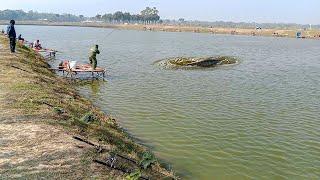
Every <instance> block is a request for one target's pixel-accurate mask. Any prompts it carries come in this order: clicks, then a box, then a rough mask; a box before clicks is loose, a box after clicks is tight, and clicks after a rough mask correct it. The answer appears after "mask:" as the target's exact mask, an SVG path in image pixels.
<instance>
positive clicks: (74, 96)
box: [0, 35, 177, 179]
mask: <svg viewBox="0 0 320 180" xmlns="http://www.w3.org/2000/svg"><path fill="white" fill-rule="evenodd" d="M0 44H1V45H2V46H0V49H1V50H7V51H8V53H7V54H8V57H9V56H10V60H8V64H6V66H8V68H14V69H16V70H18V71H21V72H22V74H25V75H23V76H24V78H26V77H27V79H26V81H25V82H19V81H12V82H10V85H9V84H8V86H7V87H6V89H7V91H8V92H10V93H9V94H8V95H7V103H8V104H9V107H8V108H16V109H19V111H21V112H22V116H28V117H32V116H34V117H36V116H39V115H41V117H43V118H44V119H46V120H45V121H43V122H41V123H45V124H47V125H50V126H53V127H57V128H61V127H63V129H65V131H67V132H68V134H70V135H71V136H73V137H80V138H81V139H82V140H84V141H87V144H90V143H92V144H93V145H94V146H95V147H94V149H95V150H97V151H95V152H86V153H84V154H85V155H87V156H88V157H90V160H92V161H91V162H88V159H86V161H85V162H84V163H86V164H85V165H90V166H92V165H93V164H94V165H97V163H96V162H97V161H95V162H94V161H93V160H99V159H106V158H108V157H111V156H114V155H116V157H117V156H119V157H125V158H124V159H123V158H122V160H118V161H117V162H119V167H118V169H117V168H110V167H105V168H106V169H108V172H110V173H109V175H110V176H107V177H108V178H110V177H111V178H112V177H115V178H117V179H118V178H119V177H120V178H121V177H123V178H125V177H126V176H128V175H129V174H130V173H125V172H124V171H126V170H129V171H130V172H131V173H132V172H140V173H141V175H142V176H141V177H148V178H152V179H162V178H169V179H177V177H176V176H175V175H174V173H173V171H169V170H166V169H165V168H163V166H162V165H160V163H159V161H156V162H154V163H153V164H152V165H151V166H150V167H149V168H147V169H143V168H141V166H140V163H139V162H141V161H144V160H145V159H144V155H145V154H151V155H152V153H151V152H150V151H149V150H148V149H147V148H146V147H143V146H142V145H139V144H138V143H137V142H134V141H133V140H132V138H131V137H130V135H129V134H128V133H127V132H126V131H125V130H124V129H123V128H122V127H120V126H119V124H118V123H117V122H116V120H115V119H114V118H112V116H110V115H106V114H105V113H104V112H102V111H101V110H100V108H98V107H96V106H94V105H93V103H92V102H90V101H89V100H88V99H86V98H84V97H83V96H81V95H80V94H79V92H78V91H77V90H76V89H75V85H76V83H77V82H73V81H70V80H67V79H64V78H62V77H59V76H58V75H56V74H55V73H54V72H52V71H51V70H49V68H50V65H49V64H48V63H47V62H46V61H45V59H44V58H43V57H42V56H41V55H40V54H38V53H35V52H34V51H33V50H31V49H29V48H27V47H25V46H22V45H17V52H18V53H16V54H9V49H8V48H5V49H4V47H6V46H8V39H7V38H6V37H5V36H2V35H1V36H0ZM11 57H12V58H11ZM2 71H4V72H5V71H9V70H7V67H5V68H4V69H2ZM7 74H10V73H7ZM22 74H15V76H19V75H22ZM29 75H30V77H29ZM6 78H8V77H6ZM14 78H15V77H14ZM88 83H90V82H88ZM13 116H14V115H13ZM88 153H89V154H88ZM126 159H127V160H126ZM151 160H152V161H153V160H154V159H151ZM39 163H40V164H41V163H42V162H39ZM100 166H103V164H102V165H101V163H100ZM106 169H104V171H105V170H106ZM83 171H87V169H83Z"/></svg>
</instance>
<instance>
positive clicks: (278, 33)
mask: <svg viewBox="0 0 320 180" xmlns="http://www.w3.org/2000/svg"><path fill="white" fill-rule="evenodd" d="M7 23H8V22H7V21H0V24H7ZM17 24H20V25H42V26H80V27H99V28H117V29H128V30H129V29H132V30H141V31H164V32H195V33H210V34H232V35H248V36H266V37H290V38H296V33H297V32H302V36H303V37H304V38H307V39H320V30H318V29H314V30H301V29H261V30H256V29H241V28H221V27H202V26H185V25H181V26H180V25H165V24H156V25H143V24H108V23H97V22H86V23H81V22H47V21H20V22H17Z"/></svg>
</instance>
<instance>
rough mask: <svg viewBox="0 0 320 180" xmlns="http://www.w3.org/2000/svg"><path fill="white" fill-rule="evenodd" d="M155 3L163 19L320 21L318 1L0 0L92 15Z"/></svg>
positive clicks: (1, 5)
mask: <svg viewBox="0 0 320 180" xmlns="http://www.w3.org/2000/svg"><path fill="white" fill-rule="evenodd" d="M146 6H152V7H153V6H156V7H158V9H159V10H160V15H161V17H162V18H164V19H165V18H170V19H172V18H176V19H178V18H180V17H183V18H185V19H188V20H196V19H197V20H205V21H219V20H223V21H235V22H240V21H244V22H293V23H303V24H310V23H311V24H320V0H0V9H1V10H3V9H22V10H26V11H28V10H36V11H39V12H53V13H72V14H77V15H80V14H83V15H86V16H94V15H96V14H97V13H99V14H104V13H106V12H114V11H117V10H122V11H128V12H132V13H137V12H140V11H141V10H142V9H143V8H144V7H146Z"/></svg>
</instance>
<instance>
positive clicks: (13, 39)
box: [1, 20, 100, 70]
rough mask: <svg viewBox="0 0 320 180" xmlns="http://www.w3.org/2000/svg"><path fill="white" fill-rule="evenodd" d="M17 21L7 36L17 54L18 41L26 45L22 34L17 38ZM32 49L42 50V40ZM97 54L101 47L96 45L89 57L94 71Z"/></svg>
mask: <svg viewBox="0 0 320 180" xmlns="http://www.w3.org/2000/svg"><path fill="white" fill-rule="evenodd" d="M15 23H16V22H15V20H10V24H9V25H8V27H7V32H6V35H7V36H8V38H9V45H10V51H11V53H15V52H16V50H15V49H16V40H18V41H20V42H22V43H24V41H25V40H24V38H22V35H21V34H20V35H19V36H18V38H17V34H16V30H15V27H14V26H15ZM1 33H2V34H5V32H4V30H2V31H1ZM30 47H31V48H33V49H35V50H41V49H42V46H41V43H40V40H36V41H35V42H33V43H31V44H30ZM97 54H100V51H99V46H98V45H95V46H94V47H93V48H91V49H90V55H89V62H90V65H91V67H92V69H93V70H95V69H96V67H97Z"/></svg>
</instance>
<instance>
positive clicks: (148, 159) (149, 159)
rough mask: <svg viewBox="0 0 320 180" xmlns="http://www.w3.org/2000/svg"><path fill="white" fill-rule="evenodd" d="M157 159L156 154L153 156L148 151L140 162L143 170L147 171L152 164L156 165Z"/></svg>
mask: <svg viewBox="0 0 320 180" xmlns="http://www.w3.org/2000/svg"><path fill="white" fill-rule="evenodd" d="M156 162H157V159H156V158H155V156H154V154H152V153H151V152H150V151H146V152H144V153H143V154H142V158H141V161H140V162H139V165H140V166H141V167H142V168H143V169H147V168H148V167H150V166H151V165H152V164H154V163H156Z"/></svg>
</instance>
